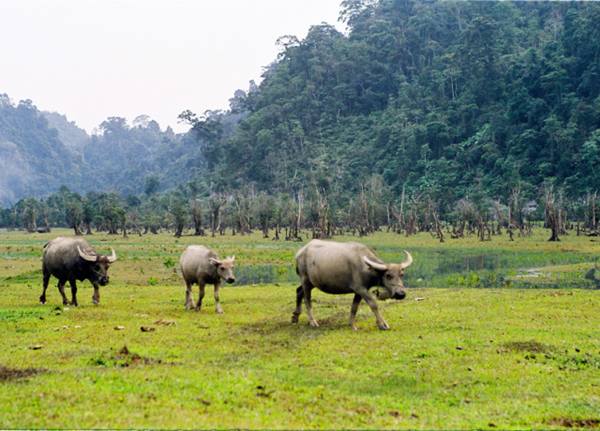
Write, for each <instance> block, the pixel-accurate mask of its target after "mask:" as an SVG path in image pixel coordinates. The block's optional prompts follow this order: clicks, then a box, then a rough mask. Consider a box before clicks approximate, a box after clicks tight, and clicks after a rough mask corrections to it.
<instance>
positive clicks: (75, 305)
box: [71, 301, 79, 307]
mask: <svg viewBox="0 0 600 431" xmlns="http://www.w3.org/2000/svg"><path fill="white" fill-rule="evenodd" d="M71 305H72V306H73V307H79V304H78V303H77V301H71Z"/></svg>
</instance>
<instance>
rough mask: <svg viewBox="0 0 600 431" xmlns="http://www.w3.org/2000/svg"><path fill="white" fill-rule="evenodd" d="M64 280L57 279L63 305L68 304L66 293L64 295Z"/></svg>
mask: <svg viewBox="0 0 600 431" xmlns="http://www.w3.org/2000/svg"><path fill="white" fill-rule="evenodd" d="M66 282H67V281H66V280H59V281H58V286H57V287H58V291H59V292H60V296H62V300H63V305H69V301H68V300H67V295H65V284H66Z"/></svg>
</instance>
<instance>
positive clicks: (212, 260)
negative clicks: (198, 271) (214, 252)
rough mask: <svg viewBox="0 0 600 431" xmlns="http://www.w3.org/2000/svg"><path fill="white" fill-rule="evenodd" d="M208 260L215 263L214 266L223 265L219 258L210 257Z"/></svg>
mask: <svg viewBox="0 0 600 431" xmlns="http://www.w3.org/2000/svg"><path fill="white" fill-rule="evenodd" d="M208 261H209V262H210V263H211V264H213V265H214V266H220V265H221V261H220V260H219V259H215V258H214V257H209V258H208Z"/></svg>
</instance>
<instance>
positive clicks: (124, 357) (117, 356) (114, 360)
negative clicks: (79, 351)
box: [90, 346, 163, 368]
mask: <svg viewBox="0 0 600 431" xmlns="http://www.w3.org/2000/svg"><path fill="white" fill-rule="evenodd" d="M90 363H91V365H96V366H100V367H120V368H127V367H134V366H139V365H153V364H162V363H163V362H162V360H161V359H155V358H150V357H146V356H141V355H139V354H137V353H134V352H132V351H130V350H129V348H128V347H127V346H123V347H122V348H121V349H119V350H118V351H117V352H112V351H111V352H110V353H108V354H105V355H102V356H100V357H98V358H92V359H91V360H90Z"/></svg>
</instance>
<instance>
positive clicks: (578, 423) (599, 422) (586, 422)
mask: <svg viewBox="0 0 600 431" xmlns="http://www.w3.org/2000/svg"><path fill="white" fill-rule="evenodd" d="M548 424H550V425H558V426H561V427H566V428H598V427H600V418H592V419H573V418H554V419H551V420H549V421H548Z"/></svg>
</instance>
